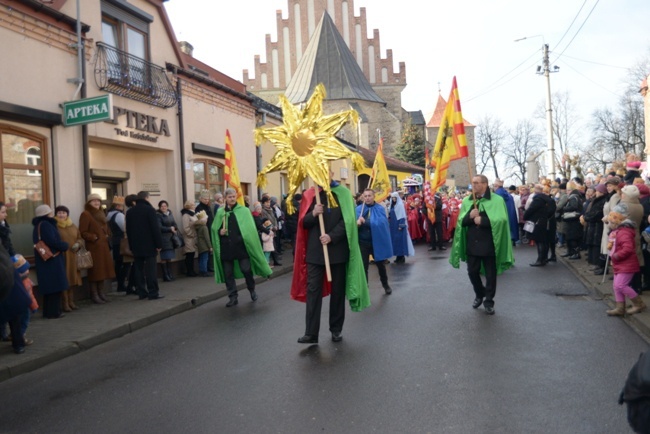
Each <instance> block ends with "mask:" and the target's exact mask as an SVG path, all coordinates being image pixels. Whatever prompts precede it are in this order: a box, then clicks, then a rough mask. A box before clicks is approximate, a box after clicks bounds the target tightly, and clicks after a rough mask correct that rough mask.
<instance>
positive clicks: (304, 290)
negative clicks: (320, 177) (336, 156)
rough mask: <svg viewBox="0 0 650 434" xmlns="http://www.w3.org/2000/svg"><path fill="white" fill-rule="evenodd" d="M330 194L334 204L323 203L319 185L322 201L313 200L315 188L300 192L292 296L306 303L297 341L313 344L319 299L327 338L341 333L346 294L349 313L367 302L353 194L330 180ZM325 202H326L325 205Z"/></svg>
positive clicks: (325, 196) (316, 330) (338, 335)
mask: <svg viewBox="0 0 650 434" xmlns="http://www.w3.org/2000/svg"><path fill="white" fill-rule="evenodd" d="M331 190H332V193H333V194H334V197H335V198H336V201H337V202H338V206H333V205H334V204H328V201H327V195H326V194H325V192H323V191H322V190H320V198H321V203H322V205H318V204H316V201H315V193H314V189H313V188H311V189H309V190H307V191H305V193H304V194H303V196H302V201H301V203H300V211H299V214H298V227H297V233H296V235H297V236H296V253H295V259H294V272H293V281H292V283H291V298H293V299H294V300H298V301H301V302H303V303H304V302H306V303H307V313H306V328H305V335H304V336H302V337H300V338H299V339H298V342H299V343H304V344H315V343H318V332H319V329H320V313H321V307H322V299H323V297H326V296H328V295H331V298H330V331H331V333H332V340H333V341H334V342H340V341H341V340H342V339H343V337H342V336H341V331H342V329H343V321H344V319H345V299H346V298H347V299H348V301H349V303H350V308H351V309H352V311H354V312H358V311H361V310H362V309H364V308H366V307H367V306H369V305H370V295H369V293H368V284H367V282H366V279H365V273H364V269H363V262H362V259H361V253H360V251H359V240H358V232H357V227H356V216H355V211H354V199H353V198H352V194H351V193H350V190H348V189H347V188H345V187H342V186H340V185H338V183H333V184H332V185H331ZM328 205H329V206H328ZM321 214H322V215H323V219H324V222H325V233H324V234H321V232H320V227H319V223H318V216H319V215H321ZM323 244H327V246H328V257H329V260H330V268H331V271H332V282H331V283H330V282H327V275H326V273H325V257H324V253H323Z"/></svg>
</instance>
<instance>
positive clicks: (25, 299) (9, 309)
mask: <svg viewBox="0 0 650 434" xmlns="http://www.w3.org/2000/svg"><path fill="white" fill-rule="evenodd" d="M3 249H4V248H3ZM11 273H12V275H11V278H9V279H2V280H0V287H3V286H8V287H9V289H8V291H7V294H6V296H4V297H2V293H3V292H4V291H2V289H0V322H3V323H5V322H7V321H11V320H13V319H14V318H16V317H20V316H21V315H23V314H24V313H25V311H26V310H27V309H28V308H29V305H30V304H31V302H32V300H31V297H30V296H29V294H28V293H27V291H26V290H25V287H24V286H23V282H22V280H21V279H20V274H19V273H18V270H16V269H15V268H14V267H13V266H12V267H11Z"/></svg>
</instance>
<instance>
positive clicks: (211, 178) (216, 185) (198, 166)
mask: <svg viewBox="0 0 650 434" xmlns="http://www.w3.org/2000/svg"><path fill="white" fill-rule="evenodd" d="M202 190H210V193H211V194H212V196H214V194H215V193H216V192H218V191H220V192H223V190H224V188H223V165H221V164H219V163H217V162H216V161H210V160H203V161H195V162H194V200H195V201H196V202H198V201H199V196H201V191H202Z"/></svg>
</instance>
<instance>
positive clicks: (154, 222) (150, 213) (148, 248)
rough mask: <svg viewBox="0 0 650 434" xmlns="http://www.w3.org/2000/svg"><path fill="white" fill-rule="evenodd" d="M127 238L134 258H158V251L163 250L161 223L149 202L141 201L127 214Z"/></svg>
mask: <svg viewBox="0 0 650 434" xmlns="http://www.w3.org/2000/svg"><path fill="white" fill-rule="evenodd" d="M126 236H127V237H128V238H129V247H131V251H132V252H133V256H139V257H149V256H156V255H157V254H158V252H157V251H156V249H162V232H161V231H160V222H159V221H158V217H156V210H155V209H154V207H153V206H151V204H150V203H149V202H148V201H146V200H144V199H139V200H138V201H137V202H136V204H135V206H134V207H133V208H131V209H129V212H127V213H126Z"/></svg>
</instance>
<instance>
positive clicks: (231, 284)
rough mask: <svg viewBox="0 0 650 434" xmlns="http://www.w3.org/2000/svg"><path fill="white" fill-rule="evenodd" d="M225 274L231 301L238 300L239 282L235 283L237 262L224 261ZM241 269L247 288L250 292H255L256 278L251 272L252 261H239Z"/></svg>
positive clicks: (246, 259) (245, 259)
mask: <svg viewBox="0 0 650 434" xmlns="http://www.w3.org/2000/svg"><path fill="white" fill-rule="evenodd" d="M222 263H223V274H224V279H225V281H226V290H228V297H229V298H230V299H236V298H237V282H235V261H223V262H222ZM239 269H240V270H241V272H242V273H243V274H244V278H245V279H246V288H248V290H249V291H254V290H255V278H254V277H253V271H252V270H251V260H250V259H249V258H244V259H239Z"/></svg>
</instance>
